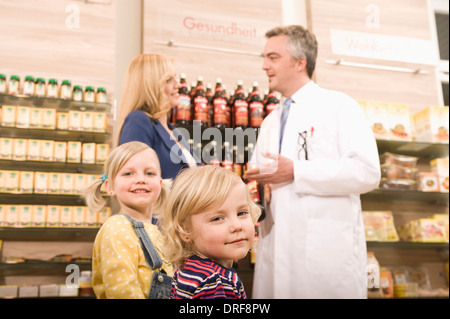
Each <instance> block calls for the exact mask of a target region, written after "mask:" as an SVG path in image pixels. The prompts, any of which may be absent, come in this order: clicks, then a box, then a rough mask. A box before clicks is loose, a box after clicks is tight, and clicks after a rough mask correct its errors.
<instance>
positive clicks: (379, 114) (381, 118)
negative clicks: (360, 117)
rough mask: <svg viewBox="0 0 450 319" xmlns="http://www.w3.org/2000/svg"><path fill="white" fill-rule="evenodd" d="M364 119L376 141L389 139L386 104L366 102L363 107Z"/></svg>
mask: <svg viewBox="0 0 450 319" xmlns="http://www.w3.org/2000/svg"><path fill="white" fill-rule="evenodd" d="M365 110H366V118H367V120H368V121H369V123H370V126H371V128H372V131H373V133H374V135H375V138H376V139H380V140H388V139H389V132H388V127H389V119H388V103H384V102H374V101H368V102H367V104H366V107H365Z"/></svg>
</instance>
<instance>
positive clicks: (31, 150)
mask: <svg viewBox="0 0 450 319" xmlns="http://www.w3.org/2000/svg"><path fill="white" fill-rule="evenodd" d="M27 142H28V145H27V160H28V161H39V160H40V158H41V140H34V139H29V140H27Z"/></svg>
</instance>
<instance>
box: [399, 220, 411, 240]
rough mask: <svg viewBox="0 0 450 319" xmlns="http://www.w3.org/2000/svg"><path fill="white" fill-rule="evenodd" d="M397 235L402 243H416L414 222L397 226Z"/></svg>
mask: <svg viewBox="0 0 450 319" xmlns="http://www.w3.org/2000/svg"><path fill="white" fill-rule="evenodd" d="M397 234H398V237H399V239H400V240H401V241H414V221H412V220H411V221H409V222H407V223H404V224H402V225H399V226H397Z"/></svg>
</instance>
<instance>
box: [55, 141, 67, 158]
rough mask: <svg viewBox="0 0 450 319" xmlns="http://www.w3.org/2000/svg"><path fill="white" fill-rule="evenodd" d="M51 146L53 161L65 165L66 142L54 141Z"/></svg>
mask: <svg viewBox="0 0 450 319" xmlns="http://www.w3.org/2000/svg"><path fill="white" fill-rule="evenodd" d="M53 146H54V149H53V160H54V161H55V162H60V163H65V162H66V160H67V142H60V141H55V143H54V144H53Z"/></svg>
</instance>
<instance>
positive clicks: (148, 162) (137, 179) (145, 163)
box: [105, 149, 162, 214]
mask: <svg viewBox="0 0 450 319" xmlns="http://www.w3.org/2000/svg"><path fill="white" fill-rule="evenodd" d="M155 163H157V162H156V159H155V155H154V154H153V152H152V151H151V150H150V149H146V150H143V151H141V152H139V153H136V154H135V155H133V156H132V157H131V158H130V159H129V160H128V161H127V162H126V163H125V165H123V166H122V168H121V169H120V170H119V171H118V172H117V175H116V177H115V178H114V183H108V181H109V180H106V183H105V186H106V190H107V191H108V193H109V194H110V195H112V196H116V198H117V200H118V202H119V204H120V208H121V210H122V212H125V213H126V212H128V211H134V212H136V211H137V212H139V213H143V214H145V213H151V212H152V206H153V204H154V203H156V201H157V199H158V197H159V194H160V192H161V184H162V179H161V176H160V173H159V170H158V166H157V164H155Z"/></svg>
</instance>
